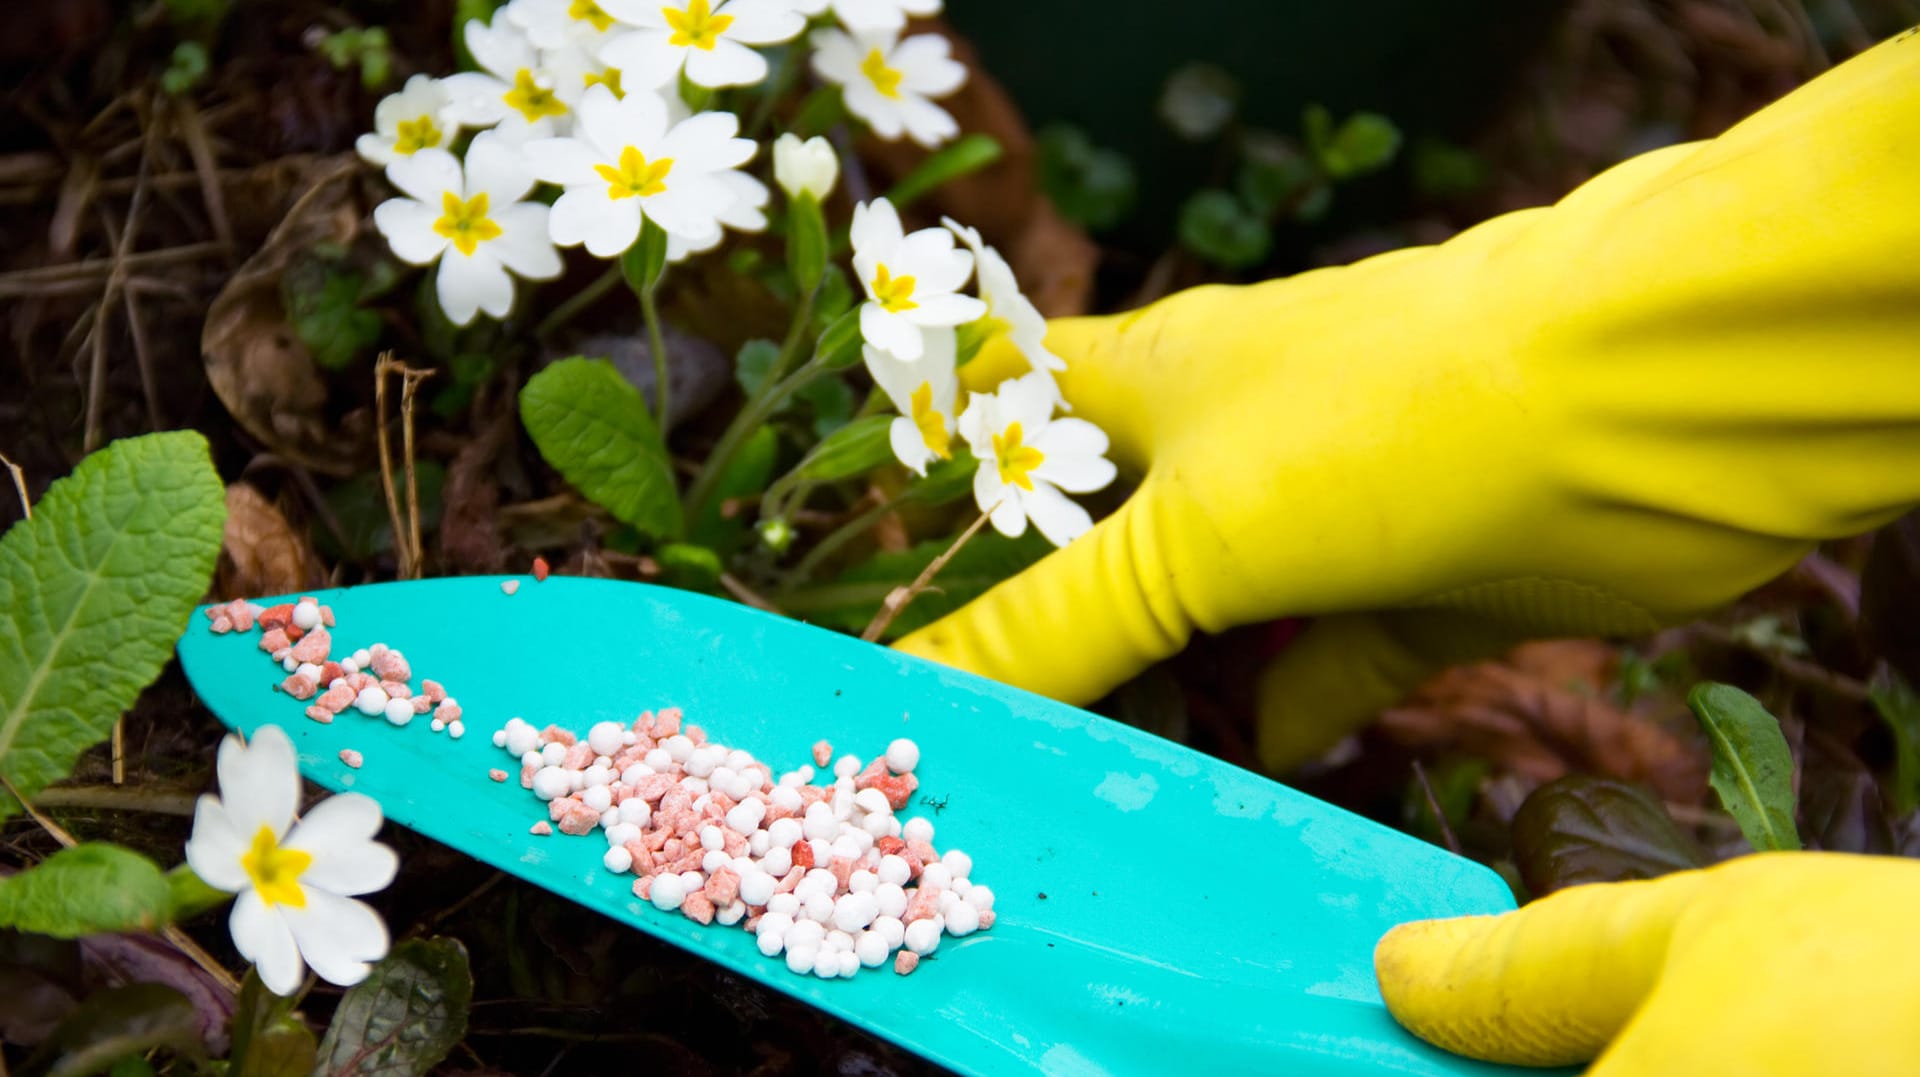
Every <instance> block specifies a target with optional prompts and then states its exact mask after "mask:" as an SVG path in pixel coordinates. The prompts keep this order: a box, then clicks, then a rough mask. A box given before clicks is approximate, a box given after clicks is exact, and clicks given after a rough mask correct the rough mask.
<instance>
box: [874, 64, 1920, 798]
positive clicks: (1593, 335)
mask: <svg viewBox="0 0 1920 1077" xmlns="http://www.w3.org/2000/svg"><path fill="white" fill-rule="evenodd" d="M1047 343H1048V345H1049V346H1050V347H1051V348H1052V349H1053V350H1054V351H1055V352H1057V353H1058V354H1059V355H1060V356H1062V357H1063V358H1065V359H1066V360H1067V362H1068V369H1067V371H1066V372H1065V373H1064V374H1062V375H1061V377H1060V384H1061V387H1062V389H1063V390H1064V392H1065V395H1066V397H1067V399H1068V400H1069V401H1070V402H1071V404H1072V406H1073V408H1074V414H1075V415H1077V416H1079V417H1081V418H1085V419H1090V420H1092V421H1093V422H1095V423H1098V424H1099V425H1101V426H1102V427H1104V428H1105V429H1106V430H1107V431H1108V433H1109V434H1111V435H1112V439H1113V450H1112V452H1113V457H1114V459H1115V460H1116V461H1117V462H1119V463H1120V464H1121V466H1122V467H1123V468H1128V469H1131V470H1134V471H1136V472H1142V473H1144V479H1143V481H1142V482H1141V484H1140V486H1139V489H1138V491H1137V492H1136V493H1135V494H1134V495H1133V497H1132V498H1131V499H1130V500H1129V501H1128V502H1127V503H1126V505H1125V506H1124V507H1122V508H1121V509H1120V510H1119V511H1118V512H1116V513H1114V514H1113V515H1112V516H1111V517H1110V518H1108V519H1106V520H1104V521H1102V522H1101V523H1100V524H1099V525H1098V526H1097V527H1096V528H1095V529H1094V530H1093V531H1092V532H1090V533H1089V534H1087V535H1085V536H1083V537H1082V538H1080V539H1078V540H1077V541H1075V542H1074V543H1072V544H1071V545H1069V546H1068V547H1067V548H1066V549H1064V550H1061V551H1059V552H1056V553H1054V554H1052V555H1050V556H1049V557H1048V558H1046V559H1045V560H1044V561H1042V562H1041V563H1040V564H1038V565H1036V566H1034V567H1033V568H1032V569H1030V570H1029V571H1027V572H1025V573H1023V574H1022V575H1020V576H1019V577H1017V578H1015V579H1012V580H1009V581H1006V582H1005V583H1002V584H1001V585H1000V586H999V587H996V588H995V589H993V590H992V591H991V592H989V593H988V594H986V595H985V596H983V597H982V598H981V599H980V600H978V601H976V602H974V603H972V604H971V605H969V606H968V607H966V608H965V609H962V610H960V611H958V612H956V613H955V614H953V615H951V616H949V617H947V618H945V619H943V620H941V621H939V622H937V623H935V624H933V625H930V626H928V627H926V628H924V629H922V630H921V631H919V632H916V633H914V634H912V635H910V636H908V637H906V638H905V639H903V640H902V641H901V642H900V644H899V645H900V647H901V648H902V649H904V650H907V651H910V652H913V653H916V654H920V655H923V656H926V657H929V658H933V659H936V660H939V661H942V662H946V663H949V664H951V665H956V666H960V667H962V668H966V669H970V670H973V671H975V672H978V673H981V674H984V675H986V676H989V677H993V678H996V679H999V680H1002V681H1006V682H1010V683H1012V684H1016V685H1019V686H1022V687H1025V688H1029V689H1032V690H1034V691H1038V692H1041V693H1044V694H1047V695H1051V696H1054V697H1056V698H1059V699H1063V700H1066V701H1069V702H1074V703H1084V702H1088V701H1091V700H1093V699H1095V698H1098V697H1099V696H1100V695H1102V694H1103V693H1105V692H1107V691H1108V690H1110V689H1112V688H1113V687H1115V686H1116V685H1118V684H1120V683H1121V682H1122V681H1124V680H1126V679H1127V678H1129V677H1131V676H1132V675H1134V674H1135V673H1137V672H1139V671H1140V670H1141V669H1142V668H1144V667H1145V666H1147V665H1149V664H1150V663H1152V662H1154V661H1156V660H1158V659H1161V658H1164V657H1166V656H1168V655H1170V654H1172V653H1174V652H1175V651H1177V650H1179V649H1180V648H1181V647H1182V646H1183V645H1184V644H1185V643H1186V641H1187V639H1188V637H1189V636H1190V635H1191V633H1192V632H1193V630H1194V629H1195V628H1196V627H1198V628H1201V629H1205V630H1208V631H1217V630H1220V629H1224V628H1227V627H1230V626H1233V625H1238V624H1246V623H1250V622H1255V621H1260V620H1266V619H1270V618H1273V617H1276V616H1282V615H1316V616H1318V617H1319V618H1320V620H1319V621H1318V622H1317V623H1316V624H1315V625H1314V626H1313V627H1312V628H1311V629H1310V630H1309V631H1308V632H1307V633H1305V634H1304V635H1303V636H1302V638H1301V639H1299V640H1298V641H1297V642H1296V643H1295V644H1294V645H1293V646H1292V647H1291V648H1290V649H1289V650H1288V652H1287V653H1286V654H1284V655H1283V656H1282V657H1281V659H1280V661H1279V662H1278V664H1277V665H1275V666H1274V667H1272V668H1271V669H1269V670H1268V671H1267V672H1266V673H1265V674H1264V675H1263V678H1262V681H1261V685H1260V688H1261V704H1260V714H1259V721H1260V728H1259V738H1260V739H1259V743H1260V751H1261V755H1262V759H1263V761H1264V762H1265V763H1266V764H1267V765H1268V766H1270V767H1273V768H1275V769H1280V768H1284V767H1286V766H1288V765H1290V764H1292V763H1294V762H1297V761H1299V760H1301V759H1303V758H1306V757H1309V756H1310V755H1311V754H1313V753H1316V752H1318V751H1319V750H1321V749H1323V748H1324V747H1326V746H1328V745H1330V744H1331V743H1333V742H1334V741H1337V740H1338V739H1339V738H1340V737H1341V736H1343V735H1345V734H1346V733H1347V732H1348V731H1350V730H1351V729H1352V728H1353V727H1355V726H1356V725H1358V724H1360V723H1362V722H1364V721H1365V720H1367V719H1368V718H1370V717H1371V716H1372V715H1373V714H1375V713H1376V712H1378V711H1379V710H1380V709H1381V708H1383V707H1385V706H1389V705H1391V704H1392V703H1394V702H1395V701H1396V700H1397V699H1398V698H1399V697H1400V696H1401V695H1402V694H1404V692H1405V691H1406V690H1408V689H1409V688H1410V687H1411V686H1412V685H1414V684H1415V683H1417V682H1418V681H1419V680H1421V679H1423V678H1424V677H1426V676H1427V675H1429V674H1431V673H1432V672H1434V671H1436V670H1437V669H1439V668H1442V667H1443V666H1445V665H1448V664H1452V663H1454V662H1457V661H1463V660H1467V659H1471V658H1477V657H1481V656H1484V655H1488V654H1492V653H1496V652H1498V651H1499V650H1501V649H1504V647H1505V646H1507V645H1508V644H1510V643H1512V642H1514V641H1516V640H1518V639H1522V638H1528V637H1538V636H1548V635H1556V634H1561V635H1578V634H1625V633H1638V632H1645V631H1648V630H1650V629H1653V628H1655V627H1656V626H1659V625H1664V624H1669V623H1674V622H1678V621H1683V620H1687V619H1690V618H1693V617H1695V616H1697V615H1699V614H1700V613H1702V612H1704V611H1706V610H1709V609H1711V608H1712V607H1714V606H1716V605H1719V604H1721V603H1723V602H1725V601H1727V600H1729V599H1732V598H1734V597H1736V596H1738V595H1739V594H1741V593H1742V592H1744V591H1746V590H1748V589H1750V588H1752V587H1754V586H1756V585H1758V584H1760V583H1762V582H1764V581H1766V580H1767V579H1769V578H1771V577H1773V576H1775V575H1777V574H1778V573H1780V572H1782V571H1784V570H1785V569H1787V568H1788V567H1790V566H1791V565H1792V564H1793V563H1794V561H1795V560H1796V559H1798V558H1799V557H1801V556H1802V555H1803V554H1805V553H1806V552H1807V551H1808V550H1809V549H1810V548H1811V547H1812V546H1813V544H1814V543H1815V542H1816V541H1818V540H1820V539H1824V538H1829V537H1834V536H1839V535H1848V534H1854V533H1858V532H1861V531H1865V530H1868V529H1870V528H1873V527H1875V526H1878V525H1880V524H1881V523H1884V522H1886V521H1888V520H1891V519H1893V518H1895V517H1896V516H1898V515H1899V514H1900V513H1901V512H1902V511H1904V510H1905V509H1906V507H1907V506H1909V505H1911V504H1913V503H1914V502H1915V501H1916V500H1920V37H1911V36H1910V37H1908V38H1907V39H1905V40H1899V41H1893V42H1889V43H1887V44H1884V45H1882V46H1880V47H1879V48H1877V49H1874V50H1873V51H1871V52H1869V53H1867V54H1865V55H1862V56H1860V57H1857V58H1855V59H1853V60H1851V61H1849V62H1847V63H1845V64H1843V65H1841V66H1840V67H1838V68H1835V69H1834V70H1832V71H1831V72H1829V73H1827V74H1825V75H1823V76H1821V77H1820V78H1818V79H1817V80H1815V81H1814V82H1812V83H1809V84H1808V85H1806V86H1805V87H1802V88H1801V89H1799V90H1798V91H1796V92H1794V93H1793V94H1792V95H1790V96H1788V97H1787V98H1785V99H1783V100H1781V101H1779V102H1777V103H1776V104H1774V105H1772V106H1771V107H1769V108H1767V109H1766V110H1764V111H1762V112H1761V113H1759V114H1757V115H1755V116H1753V117H1752V118H1750V119H1748V120H1747V121H1746V122H1744V123H1742V124H1740V125H1739V126H1738V127H1736V128H1734V129H1733V130H1731V131H1729V132H1728V133H1726V134H1725V135H1722V136H1721V137H1719V138H1717V139H1714V140H1712V141H1710V142H1704V143H1694V144H1688V145H1681V146H1673V147H1669V148H1667V149H1664V150H1659V151H1656V152H1653V153H1649V154H1646V155H1643V156H1641V157H1637V158H1634V159H1632V160H1630V161H1627V162H1626V163H1624V164H1621V165H1619V166H1618V167H1616V168H1613V169H1612V170H1610V171H1608V172H1606V173H1604V174H1603V175H1601V176H1599V177H1598V178H1596V179H1594V180H1592V181H1591V182H1589V183H1587V184H1586V185H1585V186H1583V187H1581V188H1580V189H1579V190H1577V191H1575V192H1574V193H1573V194H1572V195H1570V196H1568V197H1567V198H1566V199H1565V200H1564V201H1563V202H1561V203H1560V204H1559V205H1556V206H1553V207H1550V208H1543V209H1537V210H1525V211H1520V212H1516V213H1510V214H1507V215H1505V216H1502V217H1498V218H1495V219H1493V220H1491V221H1488V222H1487V223H1485V224H1482V225H1480V226H1479V227H1476V228H1474V229H1472V230H1470V231H1467V232H1464V233H1462V234H1461V235H1459V236H1456V237H1455V238H1453V239H1452V240H1449V241H1448V242H1446V243H1444V244H1441V245H1439V246H1435V247H1428V248H1420V249H1413V250H1406V251H1399V252H1394V253H1392V254H1387V255H1383V256H1380V257H1377V258H1373V259H1369V260H1367V261H1365V262H1361V263H1359V264H1357V265H1353V266H1349V267H1344V268H1337V269H1324V270H1318V271H1315V272H1311V273H1305V274H1302V275H1300V276H1297V277H1293V278H1291V279H1287V280H1281V281H1275V282H1271V283H1267V284H1260V285H1255V286H1251V287H1244V288H1233V287H1207V288H1197V289H1194V290H1192V291H1189V292H1185V293H1182V294H1179V295H1175V296H1173V297H1171V298H1169V299H1166V300H1164V301H1162V302H1159V303H1156V304H1154V305H1152V306H1150V307H1147V308H1145V309H1144V310H1140V311H1135V312H1133V313H1130V314H1125V315H1121V316H1116V317H1104V318H1082V319H1071V320H1065V321H1060V322H1056V323H1054V324H1053V325H1052V326H1051V327H1050V330H1049V333H1048V336H1047ZM1023 368H1024V361H1023V360H1021V359H1019V357H1018V356H1015V355H1011V354H1010V353H1009V352H1007V351H1005V350H1002V351H998V352H993V353H991V354H983V355H982V356H981V357H980V358H978V359H976V360H975V361H974V363H973V364H970V365H969V366H968V367H966V368H963V370H962V374H963V375H964V376H968V377H970V378H971V380H972V381H973V382H974V383H976V384H980V383H987V384H990V383H992V382H993V381H996V380H998V379H999V378H1000V377H1004V376H1006V375H1008V374H1009V373H1019V372H1021V370H1022V369H1023Z"/></svg>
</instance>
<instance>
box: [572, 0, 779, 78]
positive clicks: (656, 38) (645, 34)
mask: <svg viewBox="0 0 1920 1077" xmlns="http://www.w3.org/2000/svg"><path fill="white" fill-rule="evenodd" d="M600 6H601V7H603V8H605V9H606V10H607V11H608V12H609V13H611V14H612V15H613V17H614V18H616V19H619V20H620V21H621V22H622V23H625V24H627V25H628V26H631V27H633V29H630V30H627V31H626V32H624V33H620V34H616V35H615V36H614V37H613V38H612V39H611V40H609V41H608V42H607V43H606V45H604V46H602V47H601V50H600V58H601V59H602V60H605V61H606V62H607V63H609V64H612V65H613V66H614V67H617V68H619V69H620V72H621V75H622V76H623V77H624V78H625V80H626V83H627V86H628V88H630V89H631V88H635V87H640V86H648V87H660V86H666V85H668V84H669V83H671V82H673V80H674V79H675V78H676V77H678V76H679V74H680V72H681V69H682V68H684V69H685V70H686V73H687V81H689V82H692V83H693V84H694V85H696V86H707V87H721V86H751V85H753V84H754V83H756V82H759V81H760V80H761V79H764V78H766V77H767V61H766V58H765V57H763V56H761V55H760V54H759V53H757V52H755V51H753V50H752V49H750V48H748V47H747V46H749V45H774V44H778V43H779V42H782V41H786V40H789V39H791V38H792V37H793V36H794V35H796V34H798V33H799V32H800V31H801V30H803V29H805V28H806V25H807V20H806V19H804V18H802V17H801V16H800V14H799V12H796V11H794V10H793V8H792V6H791V5H789V4H787V3H786V2H785V0H718V2H712V3H710V2H709V0H600Z"/></svg>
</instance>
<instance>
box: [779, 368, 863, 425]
mask: <svg viewBox="0 0 1920 1077" xmlns="http://www.w3.org/2000/svg"><path fill="white" fill-rule="evenodd" d="M793 395H794V398H795V399H796V400H802V401H805V402H806V405H807V410H809V411H811V412H812V413H813V436H814V437H817V438H824V437H828V436H831V435H832V434H833V432H834V431H836V430H839V429H840V428H841V427H843V426H845V425H847V420H849V419H851V418H853V390H852V389H849V388H847V383H846V382H844V381H841V380H840V379H839V378H815V379H814V380H812V381H810V382H807V383H806V384H805V385H802V386H801V387H800V388H799V390H798V391H797V392H795V393H794V394H793Z"/></svg>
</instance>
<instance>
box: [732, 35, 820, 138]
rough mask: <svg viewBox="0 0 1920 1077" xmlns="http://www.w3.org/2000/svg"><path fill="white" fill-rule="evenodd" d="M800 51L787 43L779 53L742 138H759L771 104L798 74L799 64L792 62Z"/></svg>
mask: <svg viewBox="0 0 1920 1077" xmlns="http://www.w3.org/2000/svg"><path fill="white" fill-rule="evenodd" d="M802 37H803V38H804V37H805V35H804V34H803V35H802ZM800 51H801V50H800V49H799V48H797V47H795V46H792V45H789V46H788V47H787V49H786V51H785V53H784V54H782V55H781V57H780V66H779V67H776V68H774V69H773V75H772V76H771V77H769V78H768V79H767V81H766V82H765V83H764V84H763V85H764V87H765V92H764V93H763V94H761V95H760V103H759V104H758V105H755V106H754V109H753V118H752V119H750V120H748V121H747V129H746V131H744V132H743V133H742V134H741V137H742V138H756V139H757V138H759V137H760V135H759V132H760V129H761V128H762V127H765V126H766V125H767V121H768V120H769V119H772V118H773V106H774V105H776V104H778V103H779V101H780V99H781V98H782V97H785V96H786V95H787V91H788V90H790V89H792V88H793V80H794V76H795V75H797V74H799V71H800V65H799V64H797V63H795V62H794V58H795V57H796V56H798V55H799V54H800Z"/></svg>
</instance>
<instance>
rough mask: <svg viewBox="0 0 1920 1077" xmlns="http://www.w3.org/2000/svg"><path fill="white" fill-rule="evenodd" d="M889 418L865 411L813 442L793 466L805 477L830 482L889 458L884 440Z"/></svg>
mask: <svg viewBox="0 0 1920 1077" xmlns="http://www.w3.org/2000/svg"><path fill="white" fill-rule="evenodd" d="M893 420H894V417H893V416H891V415H869V416H867V417H866V418H864V419H856V420H855V421H853V422H851V423H848V424H847V425H846V426H843V427H841V428H840V429H838V430H836V431H834V432H833V433H832V434H830V435H829V436H828V437H827V439H826V440H825V441H822V442H821V443H820V444H818V445H815V446H814V447H813V451H812V452H810V453H808V454H807V458H806V459H805V460H802V461H800V466H799V467H798V468H797V469H796V470H797V471H798V472H799V473H800V477H801V478H803V479H806V480H808V481H811V482H832V481H834V480H835V479H845V478H851V477H852V476H854V475H861V474H865V473H866V472H868V471H871V470H873V469H874V468H876V467H879V466H880V465H881V464H884V463H886V462H887V461H889V460H891V459H893V446H892V445H891V444H890V443H889V442H888V440H887V432H888V430H889V429H890V428H891V427H892V426H893Z"/></svg>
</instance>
